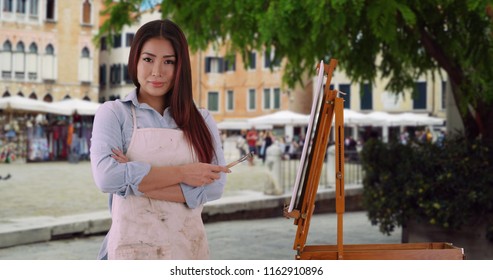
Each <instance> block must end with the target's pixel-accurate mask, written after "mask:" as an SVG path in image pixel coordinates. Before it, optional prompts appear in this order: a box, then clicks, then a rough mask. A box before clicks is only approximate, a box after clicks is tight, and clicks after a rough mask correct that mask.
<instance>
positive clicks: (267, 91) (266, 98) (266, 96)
mask: <svg viewBox="0 0 493 280" xmlns="http://www.w3.org/2000/svg"><path fill="white" fill-rule="evenodd" d="M263 101H264V102H263V103H264V104H263V107H264V110H269V109H270V88H264V96H263Z"/></svg>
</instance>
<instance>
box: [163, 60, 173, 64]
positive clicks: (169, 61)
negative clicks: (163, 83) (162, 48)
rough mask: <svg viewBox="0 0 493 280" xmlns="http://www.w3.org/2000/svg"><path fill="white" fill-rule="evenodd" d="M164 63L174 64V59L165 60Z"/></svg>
mask: <svg viewBox="0 0 493 280" xmlns="http://www.w3.org/2000/svg"><path fill="white" fill-rule="evenodd" d="M164 64H175V61H174V60H165V61H164Z"/></svg>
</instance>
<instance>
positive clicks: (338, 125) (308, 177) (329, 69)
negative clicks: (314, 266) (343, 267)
mask: <svg viewBox="0 0 493 280" xmlns="http://www.w3.org/2000/svg"><path fill="white" fill-rule="evenodd" d="M336 66H337V60H335V59H331V60H330V63H329V64H328V65H326V64H323V63H321V65H319V66H318V67H323V68H324V71H325V73H326V74H327V80H326V83H325V84H326V85H330V83H331V78H332V75H333V73H334V70H335V68H336ZM338 93H339V91H338V90H336V89H330V88H329V86H326V87H325V89H324V92H323V96H322V100H321V107H320V110H319V113H318V116H316V117H317V123H316V129H315V134H314V135H313V143H312V145H313V146H312V149H311V151H310V153H309V155H308V164H307V165H306V166H307V169H306V172H305V178H304V181H303V184H302V189H301V194H300V195H299V198H298V203H297V206H295V208H294V209H293V210H292V211H288V210H287V208H285V209H284V216H285V217H287V218H294V224H295V225H297V227H298V228H297V231H296V236H295V241H294V245H293V249H294V250H296V252H297V253H296V259H322V260H323V259H331V260H342V259H359V260H363V259H373V260H384V259H407V260H411V259H416V260H418V259H464V252H463V251H464V250H463V249H462V248H457V247H455V246H452V244H450V243H407V244H353V245H344V244H343V218H344V212H345V203H344V201H345V197H344V115H343V114H344V106H343V102H344V100H343V98H341V97H339V96H338ZM334 116H335V125H334V129H335V131H334V132H335V161H336V164H335V178H336V190H335V203H336V207H335V208H336V214H337V244H336V245H306V239H307V236H308V231H309V228H310V219H311V216H312V214H313V212H314V210H315V199H316V195H317V189H318V185H319V181H320V175H321V171H322V166H323V161H324V158H325V153H326V150H327V146H328V141H329V134H330V129H331V125H332V120H333V118H334ZM307 139H308V138H307Z"/></svg>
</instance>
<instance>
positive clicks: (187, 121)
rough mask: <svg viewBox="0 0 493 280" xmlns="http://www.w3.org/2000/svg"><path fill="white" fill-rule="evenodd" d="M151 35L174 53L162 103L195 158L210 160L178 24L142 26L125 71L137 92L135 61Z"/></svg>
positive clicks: (210, 148)
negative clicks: (168, 44) (170, 84)
mask: <svg viewBox="0 0 493 280" xmlns="http://www.w3.org/2000/svg"><path fill="white" fill-rule="evenodd" d="M152 38H163V39H166V40H168V41H170V42H171V45H172V46H173V49H174V51H175V54H176V64H175V73H174V74H175V75H174V77H175V78H174V84H173V87H172V88H171V89H170V91H169V92H167V93H166V94H165V95H164V97H163V98H164V99H165V103H164V104H165V106H168V107H169V109H170V113H171V116H172V117H173V119H174V120H175V122H176V124H177V125H178V128H180V129H181V130H182V131H183V133H184V134H185V138H186V139H187V140H188V143H190V144H191V145H192V147H193V148H194V150H195V152H196V154H197V156H198V159H199V160H200V161H201V162H208V163H209V162H211V161H212V158H213V156H214V146H213V141H212V134H211V132H210V131H209V128H208V127H207V124H206V123H205V121H204V118H203V117H202V115H201V114H200V112H199V110H198V109H197V107H196V106H195V103H194V102H193V93H192V70H191V66H190V54H189V52H188V42H187V39H186V38H185V35H184V34H183V31H182V30H181V29H180V27H178V25H176V24H175V23H174V22H172V21H170V20H168V19H165V20H154V21H150V22H148V23H146V24H144V25H142V26H141V27H140V28H139V30H137V33H136V34H135V37H134V39H133V41H132V46H131V47H130V54H129V57H128V74H129V76H130V77H131V78H132V81H133V82H134V85H135V86H136V87H137V92H138V90H139V89H140V85H139V81H138V79H137V64H138V62H139V59H140V53H141V51H142V46H143V45H144V43H145V42H147V41H148V40H149V39H152Z"/></svg>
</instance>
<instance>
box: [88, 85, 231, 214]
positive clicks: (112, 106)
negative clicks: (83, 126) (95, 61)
mask: <svg viewBox="0 0 493 280" xmlns="http://www.w3.org/2000/svg"><path fill="white" fill-rule="evenodd" d="M132 104H133V105H134V106H135V108H136V115H137V125H138V126H139V128H171V129H178V128H177V125H176V123H175V121H174V120H173V118H172V117H171V115H170V114H169V111H168V109H166V110H165V112H164V115H163V116H161V115H160V114H159V113H158V112H156V111H155V110H154V109H152V108H151V107H150V106H149V105H147V104H145V103H143V104H140V103H139V101H138V100H137V94H136V91H135V90H133V91H132V92H130V93H129V94H128V95H127V96H126V97H125V98H124V99H122V100H115V101H107V102H105V103H104V104H101V106H100V108H99V109H98V111H97V112H96V115H95V117H94V124H93V132H92V138H91V167H92V174H93V177H94V181H95V183H96V186H98V187H99V188H100V189H101V191H102V192H104V193H109V194H110V207H111V194H117V195H121V196H123V197H126V196H127V195H142V193H141V192H140V191H139V190H138V186H139V184H140V182H141V181H142V179H143V178H144V176H146V175H147V174H148V173H149V171H150V169H151V165H150V164H148V163H145V162H137V161H131V162H128V163H125V164H119V163H117V162H116V161H115V160H114V159H113V158H111V157H110V156H111V155H112V151H111V149H113V148H119V149H121V150H122V151H123V152H124V153H126V152H127V149H128V146H129V144H130V140H131V139H132V133H133V120H132V112H131V105H132ZM200 112H201V114H202V116H203V117H204V120H205V122H206V124H207V126H208V127H209V129H210V131H211V134H212V135H213V142H214V151H215V157H214V158H213V160H212V163H213V164H217V165H225V164H226V163H225V159H224V152H223V150H222V146H221V138H220V135H219V130H218V129H217V125H216V123H215V121H214V118H213V117H212V115H211V114H210V113H209V111H207V110H206V109H200ZM225 184H226V174H224V173H221V177H220V179H218V180H216V181H215V182H214V183H212V184H209V185H205V186H204V187H192V186H189V185H187V184H184V183H181V184H180V185H181V189H182V191H183V195H184V196H185V200H186V204H187V205H188V207H190V208H195V207H197V206H199V205H201V204H204V203H206V202H208V201H211V200H216V199H219V198H220V197H221V195H222V193H223V190H224V185H225ZM110 209H111V208H110Z"/></svg>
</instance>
